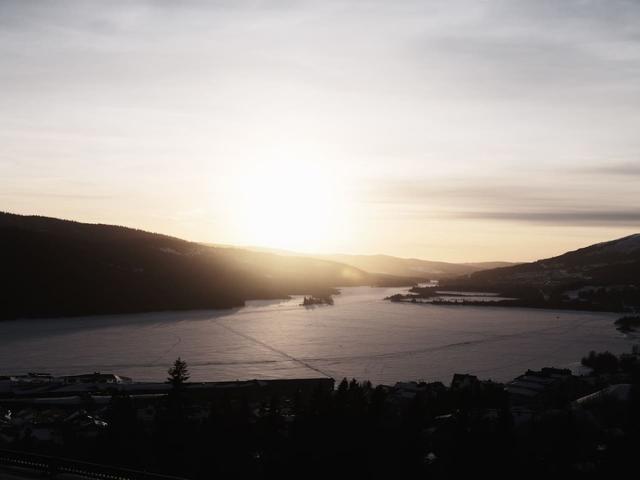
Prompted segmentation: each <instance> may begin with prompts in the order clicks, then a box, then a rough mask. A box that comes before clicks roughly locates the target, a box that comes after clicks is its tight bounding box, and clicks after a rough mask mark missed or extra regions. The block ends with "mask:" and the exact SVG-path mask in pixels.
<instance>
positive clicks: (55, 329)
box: [0, 287, 634, 383]
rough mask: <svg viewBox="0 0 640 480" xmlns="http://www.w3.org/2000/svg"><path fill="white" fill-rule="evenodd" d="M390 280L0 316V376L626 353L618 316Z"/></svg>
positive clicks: (259, 373) (258, 371) (508, 365)
mask: <svg viewBox="0 0 640 480" xmlns="http://www.w3.org/2000/svg"><path fill="white" fill-rule="evenodd" d="M398 291H399V290H398V289H384V288H369V287H358V288H344V289H342V294H341V295H338V296H336V297H335V305H334V306H316V307H314V308H309V307H306V308H305V307H302V306H300V305H299V304H300V302H301V297H296V298H293V299H291V300H287V301H252V302H249V303H248V305H247V306H246V307H244V308H240V309H234V310H222V311H220V310H218V311H195V312H169V313H149V314H140V315H117V316H99V317H84V318H63V319H47V320H44V319H43V320H20V321H8V322H0V374H17V373H26V372H32V371H38V372H50V373H53V374H76V373H88V372H89V373H90V372H94V371H101V372H110V373H119V374H123V375H128V376H131V377H133V378H134V379H135V380H163V379H164V378H165V377H166V371H167V368H168V367H169V366H170V364H171V363H172V362H173V360H174V359H175V358H176V357H178V356H181V357H182V358H183V359H185V360H186V361H187V362H188V363H189V366H190V370H191V374H192V379H193V380H235V379H253V378H293V377H318V376H322V375H329V376H332V377H334V378H336V379H340V378H342V377H345V376H346V377H355V378H357V379H359V380H366V379H369V380H371V381H372V382H373V383H393V382H395V381H400V380H417V379H423V380H427V381H432V380H442V381H446V382H448V381H449V380H450V378H451V376H452V375H453V374H454V373H472V374H476V375H478V376H480V377H481V378H492V379H494V380H498V381H505V380H510V379H512V378H513V377H515V376H517V375H518V374H520V373H522V372H524V371H525V370H526V369H527V368H540V367H544V366H556V367H568V368H572V369H574V370H576V369H577V368H578V366H579V362H580V358H581V357H582V356H583V355H585V354H587V353H588V352H589V351H590V350H597V351H598V350H610V351H612V352H615V353H621V352H624V351H629V350H630V349H631V345H632V344H633V342H634V339H633V338H630V337H627V336H625V335H623V334H621V333H619V332H618V331H617V330H616V329H615V328H614V325H613V322H614V320H616V319H617V318H618V315H616V314H608V313H590V312H573V311H550V310H534V309H515V308H503V307H462V306H433V305H414V304H405V303H402V304H400V303H391V302H388V301H385V300H383V298H384V297H385V296H388V295H390V294H392V293H397V292H398Z"/></svg>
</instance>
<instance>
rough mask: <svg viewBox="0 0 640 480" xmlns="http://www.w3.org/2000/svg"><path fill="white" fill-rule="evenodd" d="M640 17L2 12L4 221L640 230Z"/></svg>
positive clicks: (508, 2) (380, 244)
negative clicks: (13, 216)
mask: <svg viewBox="0 0 640 480" xmlns="http://www.w3.org/2000/svg"><path fill="white" fill-rule="evenodd" d="M639 131H640V1H637V0H634V1H629V0H627V1H624V0H608V1H606V2H605V1H590V0H563V1H557V0H528V1H524V0H505V1H499V0H495V1H492V0H484V1H483V0H469V1H457V0H446V1H424V0H423V1H413V0H407V1H402V0H398V1H393V2H390V1H383V0H380V1H366V0H353V1H347V0H341V1H339V0H336V1H334V0H323V1H304V0H301V1H284V0H283V1H255V0H254V1H243V0H227V1H181V2H173V1H168V0H165V1H160V0H158V1H134V0H130V1H126V2H125V1H122V2H119V1H109V2H101V1H88V0H87V1H80V0H79V1H66V0H56V1H30V0H16V1H12V0H1V1H0V210H3V211H9V212H13V213H20V214H38V215H46V216H54V217H60V218H67V219H74V220H79V221H87V222H100V223H112V224H118V225H126V226H131V227H137V228H142V229H145V230H150V231H155V232H161V233H166V234H170V235H175V236H178V237H181V238H185V239H188V240H195V241H203V242H211V243H220V244H233V245H255V246H266V247H273V248H282V249H289V250H296V251H302V252H317V253H363V254H373V253H383V254H390V255H397V256H402V257H419V258H425V259H433V260H448V261H484V260H510V261H528V260H534V259H538V258H543V257H548V256H552V255H556V254H560V253H562V252H564V251H566V250H571V249H575V248H579V247H582V246H586V245H589V244H592V243H596V242H600V241H605V240H609V239H613V238H617V237H621V236H624V235H628V234H632V233H637V232H640V134H639Z"/></svg>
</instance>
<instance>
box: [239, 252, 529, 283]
mask: <svg viewBox="0 0 640 480" xmlns="http://www.w3.org/2000/svg"><path fill="white" fill-rule="evenodd" d="M243 248H246V249H247V250H252V251H257V252H267V253H276V254H278V255H285V256H289V255H295V256H302V257H309V258H318V259H322V260H329V261H332V262H339V263H345V264H347V265H351V266H352V267H355V268H359V269H361V270H365V271H367V272H372V273H381V274H385V275H395V276H401V277H419V278H420V279H421V280H444V279H448V278H454V277H458V276H460V275H468V274H471V273H473V272H478V271H481V270H487V269H491V268H498V267H506V266H511V265H518V263H514V262H469V263H453V262H440V261H434V260H423V259H420V258H403V257H395V256H392V255H381V254H379V255H353V254H342V253H335V254H315V253H299V252H292V251H288V250H280V249H273V248H264V247H253V246H248V247H243Z"/></svg>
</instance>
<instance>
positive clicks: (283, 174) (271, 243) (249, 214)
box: [229, 162, 346, 252]
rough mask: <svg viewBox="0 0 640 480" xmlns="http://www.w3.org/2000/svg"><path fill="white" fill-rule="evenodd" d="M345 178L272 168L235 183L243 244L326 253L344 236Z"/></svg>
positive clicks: (305, 167)
mask: <svg viewBox="0 0 640 480" xmlns="http://www.w3.org/2000/svg"><path fill="white" fill-rule="evenodd" d="M339 180H340V179H339V176H336V175H333V174H332V173H331V172H330V171H328V170H326V169H323V168H322V167H320V166H319V165H314V164H308V163H307V164H303V163H299V162H298V163H295V162H269V163H268V164H265V165H263V166H257V167H255V168H253V169H252V170H251V171H248V172H243V173H242V174H241V175H239V176H238V178H236V179H235V180H234V183H235V184H234V185H233V186H232V191H233V192H234V193H233V195H232V197H234V200H233V202H234V204H233V205H230V206H229V207H230V208H229V211H230V212H233V213H232V215H233V223H234V224H235V227H236V230H238V232H239V236H240V237H241V242H242V243H244V244H247V245H255V246H265V247H271V248H281V249H289V250H297V251H305V252H313V251H316V252H317V251H323V250H325V249H326V248H328V247H329V246H330V245H331V244H333V243H334V242H335V241H336V239H337V238H338V237H339V236H340V235H341V233H342V232H343V231H344V223H345V215H344V213H345V205H346V202H345V201H344V195H343V191H342V188H341V185H340V181H339Z"/></svg>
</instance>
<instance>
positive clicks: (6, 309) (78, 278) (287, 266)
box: [0, 212, 416, 318]
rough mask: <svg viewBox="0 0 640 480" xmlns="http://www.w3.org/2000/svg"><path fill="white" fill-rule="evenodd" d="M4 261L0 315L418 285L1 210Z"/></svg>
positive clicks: (201, 304)
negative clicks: (338, 289) (336, 288)
mask: <svg viewBox="0 0 640 480" xmlns="http://www.w3.org/2000/svg"><path fill="white" fill-rule="evenodd" d="M0 264H1V265H2V274H3V278H4V279H5V281H4V282H3V283H4V288H3V289H1V291H0V304H1V305H2V309H0V318H20V317H56V316H71V315H90V314H106V313H129V312H145V311H156V310H185V309H207V308H231V307H237V306H241V305H243V304H244V302H245V300H248V299H261V298H284V297H286V296H287V295H289V294H310V293H321V294H326V293H327V292H329V291H332V290H333V288H334V287H337V286H349V285H410V284H411V283H412V282H414V281H416V279H407V278H397V277H392V276H389V275H377V274H370V273H367V272H365V271H362V270H360V269H357V268H354V267H351V266H348V265H344V264H340V263H336V262H331V261H326V260H319V259H309V258H303V257H294V256H287V257H285V256H279V255H274V254H268V253H260V252H250V251H246V250H241V249H234V248H215V247H210V246H205V245H202V244H199V243H194V242H188V241H186V240H181V239H178V238H174V237H170V236H167V235H161V234H156V233H150V232H145V231H142V230H136V229H132V228H127V227H119V226H113V225H102V224H87V223H80V222H74V221H69V220H60V219H55V218H49V217H40V216H23V215H15V214H10V213H1V212H0Z"/></svg>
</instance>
